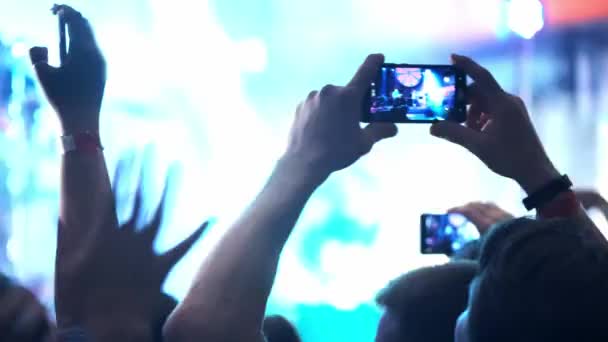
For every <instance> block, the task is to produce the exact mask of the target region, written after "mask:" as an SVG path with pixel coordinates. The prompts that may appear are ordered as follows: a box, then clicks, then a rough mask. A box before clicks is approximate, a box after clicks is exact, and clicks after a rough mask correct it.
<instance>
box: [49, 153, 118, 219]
mask: <svg viewBox="0 0 608 342" xmlns="http://www.w3.org/2000/svg"><path fill="white" fill-rule="evenodd" d="M61 178H62V179H61V209H60V218H61V221H62V223H63V226H64V227H67V228H70V229H71V228H76V229H78V230H83V231H84V230H87V229H88V228H89V227H91V225H93V224H95V223H98V222H99V220H100V219H101V218H102V216H103V215H108V213H111V212H112V208H113V205H112V203H113V195H112V189H111V185H110V179H109V177H108V172H107V169H106V164H105V159H104V156H103V152H102V151H98V152H96V153H89V152H82V151H72V152H68V153H66V154H64V155H63V160H62V170H61Z"/></svg>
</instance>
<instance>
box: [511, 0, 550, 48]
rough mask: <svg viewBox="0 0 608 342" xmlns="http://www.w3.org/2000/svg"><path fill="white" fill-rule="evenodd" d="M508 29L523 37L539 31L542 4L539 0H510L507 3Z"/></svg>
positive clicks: (543, 23) (542, 22)
mask: <svg viewBox="0 0 608 342" xmlns="http://www.w3.org/2000/svg"><path fill="white" fill-rule="evenodd" d="M507 25H508V26H509V29H510V30H511V31H513V32H515V33H517V34H518V35H520V36H522V37H523V38H525V39H531V38H532V37H534V35H535V34H536V33H537V32H538V31H540V30H541V29H542V28H543V26H544V25H545V22H544V20H543V4H542V3H541V2H540V0H511V1H509V3H508V4H507Z"/></svg>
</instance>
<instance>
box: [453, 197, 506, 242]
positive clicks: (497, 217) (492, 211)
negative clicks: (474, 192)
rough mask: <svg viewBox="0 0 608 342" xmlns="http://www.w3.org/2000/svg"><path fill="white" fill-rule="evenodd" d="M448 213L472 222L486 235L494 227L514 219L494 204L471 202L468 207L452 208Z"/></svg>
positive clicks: (480, 232) (481, 233)
mask: <svg viewBox="0 0 608 342" xmlns="http://www.w3.org/2000/svg"><path fill="white" fill-rule="evenodd" d="M448 213H457V214H461V215H463V216H464V217H466V218H467V219H468V220H469V221H471V222H472V223H473V224H474V225H475V226H476V227H477V230H478V231H479V234H480V235H482V236H483V235H484V234H485V233H487V231H488V230H489V229H490V228H491V227H492V226H494V225H496V224H498V223H501V222H504V221H508V220H511V219H513V215H511V214H509V213H508V212H506V211H504V210H502V209H501V208H500V207H498V206H497V205H496V204H494V203H482V202H471V203H468V204H466V205H463V206H460V207H456V208H452V209H450V210H449V211H448Z"/></svg>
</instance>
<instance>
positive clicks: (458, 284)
mask: <svg viewBox="0 0 608 342" xmlns="http://www.w3.org/2000/svg"><path fill="white" fill-rule="evenodd" d="M476 272H477V263H475V262H467V261H460V262H451V263H447V264H445V265H440V266H433V267H424V268H421V269H417V270H414V271H411V272H408V273H406V274H404V275H402V276H401V277H399V278H397V279H396V280H394V281H392V282H391V283H390V284H389V286H388V287H387V288H386V289H384V290H383V291H382V292H381V293H380V295H379V296H378V298H377V301H378V303H379V304H380V305H381V306H383V307H384V308H385V309H386V311H385V313H384V315H383V317H382V319H381V320H380V324H379V326H378V332H377V335H376V341H379V342H393V341H395V342H408V341H412V342H424V341H429V342H431V341H432V342H443V341H453V340H454V327H455V325H456V319H457V318H458V315H459V314H460V313H461V312H462V311H463V310H464V309H465V308H466V306H467V298H468V292H469V284H470V282H471V280H472V279H473V277H475V274H476Z"/></svg>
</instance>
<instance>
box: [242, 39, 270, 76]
mask: <svg viewBox="0 0 608 342" xmlns="http://www.w3.org/2000/svg"><path fill="white" fill-rule="evenodd" d="M235 52H236V54H237V56H241V58H242V59H241V60H240V61H239V64H240V65H241V70H242V71H245V72H253V73H259V72H263V71H264V70H266V65H267V64H268V52H267V48H266V44H265V43H264V41H263V40H261V39H259V38H251V39H246V40H242V41H240V42H237V43H236V51H235Z"/></svg>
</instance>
